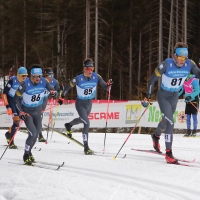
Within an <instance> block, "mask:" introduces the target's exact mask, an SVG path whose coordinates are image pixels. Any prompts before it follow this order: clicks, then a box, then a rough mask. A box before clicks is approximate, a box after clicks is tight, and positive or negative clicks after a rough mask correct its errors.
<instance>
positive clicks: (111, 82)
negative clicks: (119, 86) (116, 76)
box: [107, 78, 113, 86]
mask: <svg viewBox="0 0 200 200" xmlns="http://www.w3.org/2000/svg"><path fill="white" fill-rule="evenodd" d="M107 85H108V86H112V85H113V81H112V79H111V78H110V79H109V80H108V81H107Z"/></svg>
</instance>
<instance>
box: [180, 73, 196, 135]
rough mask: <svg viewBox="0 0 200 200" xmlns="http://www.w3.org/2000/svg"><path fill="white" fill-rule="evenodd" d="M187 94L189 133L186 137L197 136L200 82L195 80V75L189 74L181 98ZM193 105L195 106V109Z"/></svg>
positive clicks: (186, 108)
mask: <svg viewBox="0 0 200 200" xmlns="http://www.w3.org/2000/svg"><path fill="white" fill-rule="evenodd" d="M183 93H185V102H186V105H185V114H186V123H187V132H186V134H185V135H184V136H186V137H188V136H190V135H191V136H196V132H197V124H198V119H197V114H198V110H197V109H196V108H199V80H198V79H197V78H195V75H193V74H189V75H188V77H187V78H186V80H185V82H184V85H183V87H182V88H181V90H180V91H179V96H180V95H181V94H183ZM192 104H194V106H195V107H196V108H195V107H194V106H193V105H192ZM191 116H192V118H193V131H192V132H191Z"/></svg>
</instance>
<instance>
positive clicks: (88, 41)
mask: <svg viewBox="0 0 200 200" xmlns="http://www.w3.org/2000/svg"><path fill="white" fill-rule="evenodd" d="M85 37H86V38H85V48H86V49H85V56H86V58H88V57H90V1H89V0H86V33H85Z"/></svg>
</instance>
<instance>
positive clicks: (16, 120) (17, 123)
mask: <svg viewBox="0 0 200 200" xmlns="http://www.w3.org/2000/svg"><path fill="white" fill-rule="evenodd" d="M13 122H14V123H15V124H16V125H17V126H19V122H20V118H19V116H14V117H13Z"/></svg>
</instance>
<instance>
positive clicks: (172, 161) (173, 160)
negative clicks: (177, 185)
mask: <svg viewBox="0 0 200 200" xmlns="http://www.w3.org/2000/svg"><path fill="white" fill-rule="evenodd" d="M165 159H166V162H167V163H169V164H178V160H177V159H176V158H174V156H173V154H172V150H171V149H170V150H166V155H165Z"/></svg>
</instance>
